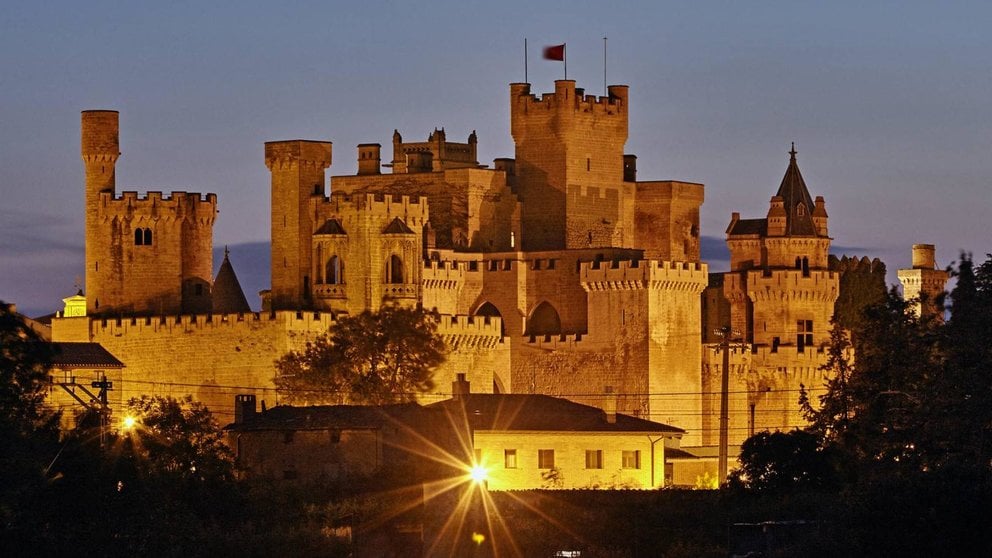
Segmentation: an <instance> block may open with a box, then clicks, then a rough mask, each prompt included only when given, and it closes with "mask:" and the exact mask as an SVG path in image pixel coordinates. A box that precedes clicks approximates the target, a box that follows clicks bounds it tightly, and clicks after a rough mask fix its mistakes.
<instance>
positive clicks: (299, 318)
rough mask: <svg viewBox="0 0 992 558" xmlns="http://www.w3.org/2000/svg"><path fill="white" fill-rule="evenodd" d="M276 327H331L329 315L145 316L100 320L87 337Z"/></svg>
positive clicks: (278, 313) (310, 313)
mask: <svg viewBox="0 0 992 558" xmlns="http://www.w3.org/2000/svg"><path fill="white" fill-rule="evenodd" d="M271 324H279V325H282V326H285V328H286V329H290V330H300V329H303V330H320V331H326V330H327V329H329V328H330V327H331V326H332V325H333V324H334V318H333V316H332V315H331V313H330V312H294V311H286V310H279V311H274V312H246V313H237V314H184V315H176V316H147V317H127V318H102V319H99V318H97V319H92V320H90V334H91V336H92V337H93V338H94V339H98V338H104V337H105V336H122V335H129V334H132V335H133V334H148V333H161V334H172V333H177V332H181V333H191V332H193V331H196V330H207V329H221V328H224V329H234V330H236V329H242V328H243V329H245V330H250V329H253V328H257V327H259V326H265V325H271Z"/></svg>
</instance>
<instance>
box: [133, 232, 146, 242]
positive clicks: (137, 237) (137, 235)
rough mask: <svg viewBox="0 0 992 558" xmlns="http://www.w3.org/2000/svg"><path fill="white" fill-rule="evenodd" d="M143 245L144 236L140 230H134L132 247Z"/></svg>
mask: <svg viewBox="0 0 992 558" xmlns="http://www.w3.org/2000/svg"><path fill="white" fill-rule="evenodd" d="M144 243H145V236H144V234H143V233H142V232H141V229H134V245H135V246H141V245H142V244H144Z"/></svg>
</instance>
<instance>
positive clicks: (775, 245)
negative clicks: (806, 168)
mask: <svg viewBox="0 0 992 558" xmlns="http://www.w3.org/2000/svg"><path fill="white" fill-rule="evenodd" d="M789 156H790V157H789V165H788V167H787V168H786V171H785V176H784V177H783V178H782V183H781V185H780V186H779V188H778V191H777V192H776V193H775V195H774V196H772V198H771V200H770V202H769V208H768V213H767V215H766V216H765V218H762V219H741V217H740V214H738V213H734V214H733V215H732V216H731V219H730V225H729V226H728V227H727V246H728V248H729V249H730V271H729V272H727V273H724V274H722V275H718V276H714V277H711V278H710V287H708V288H707V289H706V294H705V295H704V309H703V315H704V319H705V321H706V324H705V325H704V327H703V336H704V339H705V340H706V341H707V342H709V343H716V342H717V341H719V339H718V337H717V336H716V335H715V330H718V329H719V328H721V327H723V326H726V325H730V326H731V329H732V330H735V331H737V332H739V334H740V337H741V340H742V341H743V342H744V343H745V347H746V348H744V349H743V350H740V349H738V350H735V351H734V352H733V353H732V354H731V356H730V363H729V364H730V368H729V370H728V372H729V381H730V386H729V391H730V397H729V405H730V407H729V428H730V432H729V434H730V442H731V443H732V444H737V443H740V442H742V441H743V440H744V439H745V438H747V437H748V436H749V435H751V434H753V433H754V432H757V431H760V430H765V429H768V430H790V429H792V428H795V427H797V426H802V425H803V424H805V419H804V418H803V414H802V410H801V409H800V407H799V403H798V394H799V391H800V389H801V386H805V387H806V388H807V389H808V391H809V393H810V394H811V399H813V400H814V401H815V400H816V397H817V395H818V393H819V392H817V391H816V390H817V389H819V387H820V386H822V385H823V383H824V374H825V373H824V372H823V371H822V370H821V366H822V365H823V363H824V362H825V361H826V354H825V353H824V351H823V347H824V346H825V345H826V344H827V342H828V341H829V330H830V319H831V317H832V316H833V312H834V302H835V301H836V300H837V296H838V295H839V293H840V277H839V274H838V273H836V272H832V271H829V270H828V267H827V266H828V263H827V258H828V253H829V250H830V240H831V239H830V237H829V236H828V233H827V210H826V204H825V202H824V200H823V198H822V197H819V196H818V197H816V198H815V199H814V198H812V196H810V193H809V190H808V189H807V187H806V182H805V180H803V176H802V173H801V172H800V171H799V165H798V163H797V162H796V150H795V146H793V148H792V150H790V151H789ZM728 322H729V324H728ZM722 366H723V364H722V362H721V354H720V353H719V352H718V351H714V350H707V351H704V352H703V392H704V393H709V394H714V395H710V396H709V397H704V401H703V408H704V413H703V432H704V441H705V442H706V443H716V441H717V438H716V434H717V432H718V425H717V418H718V416H719V409H720V403H719V397H717V395H716V394H719V393H720V390H721V380H720V378H721V373H722Z"/></svg>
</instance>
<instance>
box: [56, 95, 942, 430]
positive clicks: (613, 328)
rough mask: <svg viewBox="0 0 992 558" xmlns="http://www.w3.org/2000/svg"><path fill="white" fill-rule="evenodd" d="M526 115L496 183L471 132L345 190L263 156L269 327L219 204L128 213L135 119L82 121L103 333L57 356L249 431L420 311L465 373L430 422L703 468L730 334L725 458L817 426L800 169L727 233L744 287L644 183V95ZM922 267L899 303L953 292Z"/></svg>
mask: <svg viewBox="0 0 992 558" xmlns="http://www.w3.org/2000/svg"><path fill="white" fill-rule="evenodd" d="M509 101H510V117H511V133H512V136H513V140H514V144H515V153H514V157H512V158H500V159H496V160H495V161H493V164H492V165H491V166H490V165H485V164H480V163H479V161H478V151H477V146H478V138H477V137H476V134H475V132H472V133H471V134H469V136H468V138H467V140H466V142H464V143H458V142H453V141H448V139H447V133H446V132H445V130H444V129H435V130H434V131H433V132H431V133H430V134H428V137H427V140H426V141H422V142H405V141H404V139H403V137H402V135H401V134H400V133H399V131H396V132H395V133H394V134H393V137H392V146H391V147H392V154H391V159H388V160H389V161H390V162H388V163H385V164H383V153H382V147H381V145H380V144H378V143H363V144H360V145H358V146H357V160H358V171H357V173H356V174H355V175H350V176H332V177H331V178H330V179H329V180H326V179H325V173H326V171H327V169H329V168H332V151H333V150H332V144H331V142H329V141H314V140H289V141H272V142H268V143H266V144H265V146H264V164H265V165H266V166H267V167H268V169H269V171H270V173H271V183H270V189H271V196H272V197H271V200H272V208H271V211H272V213H271V215H272V221H271V239H272V244H271V250H272V260H271V261H272V268H271V289H269V290H267V291H263V293H261V295H262V312H260V313H251V312H248V311H247V308H246V307H245V302H244V300H245V299H244V295H243V293H241V291H240V287H239V286H237V285H238V282H237V278H236V276H235V274H234V270H233V266H232V262H231V261H230V260H229V259H227V257H226V256H225V262H224V265H223V266H222V268H221V272H220V274H218V277H217V279H216V280H214V281H211V278H210V271H211V266H212V261H211V249H212V226H213V222H214V219H215V218H216V215H217V209H216V207H217V205H216V204H217V200H216V197H215V196H214V195H213V194H207V195H206V196H201V195H200V194H188V193H184V192H174V193H172V195H171V196H163V195H162V194H160V193H158V192H149V193H148V194H147V195H145V196H139V195H138V194H136V193H133V192H124V193H123V194H121V195H118V194H117V193H116V183H115V175H114V163H115V162H116V160H117V158H118V156H119V155H120V149H119V144H118V139H117V138H118V115H117V113H116V112H113V111H86V112H84V113H83V115H82V155H83V161H84V165H85V169H86V270H87V273H86V308H87V315H85V316H70V315H69V314H66V315H65V316H64V317H60V318H58V319H56V320H55V322H54V324H53V336H54V337H55V338H56V340H61V341H96V342H99V343H101V344H102V345H103V346H104V347H105V348H107V349H108V350H109V351H110V352H111V353H112V354H113V355H115V356H117V357H118V358H119V359H120V360H121V361H123V362H124V363H125V365H126V366H127V368H126V369H125V372H124V377H123V378H122V381H121V383H122V386H123V390H124V393H123V397H124V398H125V399H126V397H128V396H130V395H136V394H140V393H147V392H156V393H168V394H173V395H180V394H185V393H190V392H192V393H193V394H194V395H195V396H196V397H197V398H199V399H202V400H204V401H205V402H206V403H207V404H208V405H209V406H210V407H211V408H212V409H214V410H215V411H219V412H221V413H224V414H227V415H230V416H233V409H232V405H231V401H232V400H233V398H232V397H231V396H232V395H233V394H234V393H252V392H253V393H254V395H255V396H257V397H258V398H259V399H267V400H268V401H269V402H270V404H271V403H275V402H276V394H275V393H274V390H273V385H274V384H273V376H274V374H275V368H274V366H273V361H274V360H275V359H277V358H279V357H280V356H282V355H283V354H285V353H286V352H287V351H290V350H293V349H299V348H301V347H303V346H304V344H305V343H306V342H307V341H308V340H312V339H314V338H315V337H316V336H317V335H319V334H321V333H323V332H324V331H326V330H327V329H328V328H329V327H331V326H332V325H333V324H334V321H335V319H336V318H337V317H338V316H342V315H348V314H356V313H360V312H362V311H365V310H373V311H374V310H377V309H378V308H380V307H381V306H383V305H385V304H400V305H410V306H413V305H422V306H424V307H425V308H427V309H431V310H435V311H436V312H437V313H438V314H439V316H440V318H439V320H440V323H439V332H440V333H441V335H442V336H443V337H444V339H445V341H446V342H447V344H448V346H449V348H450V349H451V353H450V355H449V358H448V361H447V362H446V363H445V364H444V365H443V366H442V367H441V369H439V370H438V371H437V372H436V375H435V383H436V385H438V386H442V387H440V388H439V391H438V392H437V393H433V394H427V395H426V396H425V397H424V398H423V399H424V401H425V402H430V401H435V400H439V399H444V398H446V397H447V395H448V394H447V393H445V392H443V391H441V390H443V389H445V387H446V386H450V385H451V383H452V381H453V380H454V379H455V378H456V377H457V375H459V374H464V375H465V377H464V379H465V380H467V381H469V382H471V384H472V386H473V387H474V389H475V390H476V391H480V392H494V393H522V394H532V393H533V394H547V395H554V396H560V397H564V398H568V399H571V400H574V401H577V402H580V403H584V404H588V405H595V406H604V405H608V406H610V408H611V409H614V410H615V411H618V412H621V413H625V414H631V415H635V416H640V417H642V418H645V419H649V420H653V421H657V422H662V423H667V424H673V425H677V426H679V427H681V428H684V429H685V430H686V431H687V433H686V435H685V438H684V439H683V446H693V445H712V444H715V443H716V441H717V434H718V427H717V425H718V418H719V417H718V415H719V403H718V401H719V391H720V389H721V386H720V372H721V366H722V363H721V356H720V355H719V354H717V353H716V352H715V351H714V350H713V349H714V347H715V346H716V343H717V341H718V339H717V338H716V337H715V336H714V335H713V333H712V331H713V330H714V329H717V328H720V327H723V326H725V325H730V326H731V328H732V329H734V330H738V331H739V332H740V336H741V339H740V341H741V343H742V344H743V345H742V348H740V349H735V351H734V354H733V355H732V356H731V358H730V362H731V369H730V370H731V372H732V374H731V386H730V391H731V393H732V397H731V409H730V417H731V419H730V423H731V425H730V429H731V435H730V441H731V443H739V442H740V441H742V440H743V439H745V438H746V437H747V436H748V435H749V434H750V433H751V432H753V431H755V430H761V429H764V428H772V429H775V428H791V427H794V426H797V425H800V424H802V417H801V416H800V413H799V407H798V403H797V401H798V389H799V385H800V384H804V385H805V386H808V387H814V388H817V387H819V386H821V385H822V383H823V372H822V371H820V370H819V367H820V366H821V364H822V363H823V361H824V354H823V346H824V345H825V343H826V341H827V331H828V328H829V322H830V318H831V316H832V314H833V305H834V301H835V300H836V298H837V296H838V289H839V284H838V275H837V273H836V272H833V271H830V270H828V268H827V256H828V252H829V248H830V237H829V236H828V231H827V213H826V205H825V202H824V200H823V198H822V197H817V198H815V199H814V198H812V197H811V196H810V193H809V191H808V189H807V187H806V184H805V182H804V180H803V177H802V175H801V173H800V172H799V167H798V164H797V162H796V152H795V150H794V149H793V151H792V152H791V156H790V160H789V164H788V167H787V169H786V173H785V176H784V178H783V180H782V183H781V185H780V187H779V189H778V191H777V192H776V195H775V196H774V197H772V198H771V202H770V205H769V210H768V214H767V215H766V216H765V217H764V218H761V219H741V218H740V216H739V215H738V214H736V213H735V214H734V215H733V217H732V218H731V223H730V225H729V226H728V228H727V243H728V246H729V248H730V253H731V270H730V271H729V272H727V273H724V274H714V275H712V276H711V275H710V274H709V273H708V268H707V266H706V264H705V263H703V262H701V261H700V254H699V238H700V230H699V208H700V206H701V204H702V203H703V198H704V196H703V185H702V184H696V183H692V182H680V181H671V180H666V181H638V180H637V157H636V156H634V155H632V154H628V153H625V143H626V140H627V131H628V124H629V111H630V104H629V92H628V88H627V86H622V85H614V86H610V87H609V88H608V90H607V95H605V96H602V97H596V96H593V95H586V94H585V92H584V91H583V89H581V88H578V87H576V84H575V82H574V81H571V80H559V81H556V82H555V87H554V91H553V92H551V93H545V94H543V95H535V94H533V93H532V92H531V86H530V84H526V83H514V84H511V85H510V100H509ZM384 168H385V169H387V172H383V169H384ZM931 254H932V253H931ZM924 256H925V254H924V255H921V259H920V266H919V267H918V269H917V270H916V274H915V275H912V274H908V275H906V277H907V279H906V280H907V281H916V282H917V283H919V284H920V285H921V287H920V288H921V289H927V290H928V292H929V291H930V290H933V285H934V284H936V283H935V281H938V280H939V279H940V278H941V277H939V276H938V273H939V272H936V271H935V270H934V269H933V267H934V265H933V262H932V261H929V260H927V261H923V260H925V259H926V258H925V257H924ZM931 259H932V255H931ZM235 260H236V254H235ZM928 262H929V263H928ZM235 263H236V261H235ZM910 275H912V277H910ZM916 276H919V277H922V279H914V277H916ZM914 284H915V283H914ZM814 393H815V392H814ZM230 416H228V418H230ZM222 420H223V419H222Z"/></svg>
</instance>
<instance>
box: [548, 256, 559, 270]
mask: <svg viewBox="0 0 992 558" xmlns="http://www.w3.org/2000/svg"><path fill="white" fill-rule="evenodd" d="M557 261H558V260H556V259H554V258H551V259H550V260H548V269H554V268H555V262H557Z"/></svg>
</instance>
